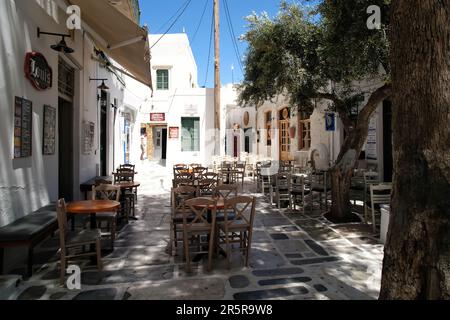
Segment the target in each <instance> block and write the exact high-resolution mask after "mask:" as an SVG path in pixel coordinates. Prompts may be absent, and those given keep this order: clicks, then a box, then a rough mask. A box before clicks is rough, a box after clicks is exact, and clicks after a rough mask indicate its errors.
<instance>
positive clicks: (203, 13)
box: [191, 0, 209, 45]
mask: <svg viewBox="0 0 450 320" xmlns="http://www.w3.org/2000/svg"><path fill="white" fill-rule="evenodd" d="M208 4H209V0H206V1H205V6H204V8H203V12H202V16H201V17H200V21H199V23H198V25H197V28H196V29H195V32H194V35H193V36H192V40H191V45H192V44H193V43H194V42H195V39H196V37H197V33H198V31H199V30H200V26H201V25H202V22H203V18H204V17H205V12H206V9H207V7H208Z"/></svg>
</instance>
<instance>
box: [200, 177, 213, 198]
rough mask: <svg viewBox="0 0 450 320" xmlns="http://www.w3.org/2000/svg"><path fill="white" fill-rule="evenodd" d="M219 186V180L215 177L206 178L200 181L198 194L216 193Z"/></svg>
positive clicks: (210, 194) (204, 195)
mask: <svg viewBox="0 0 450 320" xmlns="http://www.w3.org/2000/svg"><path fill="white" fill-rule="evenodd" d="M217 186H218V182H217V180H213V179H204V180H199V181H198V196H199V197H206V196H212V195H213V194H214V190H215V189H216V187H217Z"/></svg>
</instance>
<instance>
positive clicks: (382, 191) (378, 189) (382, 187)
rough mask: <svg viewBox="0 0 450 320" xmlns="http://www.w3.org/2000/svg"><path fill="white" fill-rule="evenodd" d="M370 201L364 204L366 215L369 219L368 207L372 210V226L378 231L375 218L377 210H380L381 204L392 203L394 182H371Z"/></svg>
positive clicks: (374, 230)
mask: <svg viewBox="0 0 450 320" xmlns="http://www.w3.org/2000/svg"><path fill="white" fill-rule="evenodd" d="M369 188H370V201H368V202H366V203H365V204H364V217H365V219H366V221H368V219H367V216H368V212H367V211H368V209H370V210H371V211H372V227H373V232H374V233H376V232H377V224H376V219H375V212H376V211H377V212H378V211H380V205H381V204H390V203H391V193H392V184H371V185H370V186H369Z"/></svg>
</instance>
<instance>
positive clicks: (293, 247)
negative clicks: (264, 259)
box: [275, 240, 309, 253]
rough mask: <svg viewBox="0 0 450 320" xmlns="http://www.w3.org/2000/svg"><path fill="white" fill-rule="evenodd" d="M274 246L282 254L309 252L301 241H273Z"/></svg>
mask: <svg viewBox="0 0 450 320" xmlns="http://www.w3.org/2000/svg"><path fill="white" fill-rule="evenodd" d="M275 246H276V247H277V248H278V249H279V250H280V251H281V252H283V253H301V252H305V251H309V249H308V247H307V246H306V245H305V243H304V242H303V241H301V240H283V241H275Z"/></svg>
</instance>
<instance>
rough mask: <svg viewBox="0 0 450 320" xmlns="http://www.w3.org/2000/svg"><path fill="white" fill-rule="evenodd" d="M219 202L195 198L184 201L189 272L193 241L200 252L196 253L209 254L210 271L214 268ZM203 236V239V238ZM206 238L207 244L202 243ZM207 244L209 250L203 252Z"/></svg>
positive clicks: (183, 209)
mask: <svg viewBox="0 0 450 320" xmlns="http://www.w3.org/2000/svg"><path fill="white" fill-rule="evenodd" d="M216 211H217V202H216V201H215V200H212V199H206V198H195V199H190V200H186V201H184V203H183V205H182V213H183V243H184V256H185V258H186V266H187V272H191V271H192V269H191V256H190V253H191V249H192V248H195V247H196V246H190V244H191V241H197V246H198V251H196V253H208V269H207V270H208V271H211V267H212V255H213V251H214V244H215V237H214V231H215V224H216ZM202 236H203V237H202ZM205 236H206V238H207V242H206V243H202V238H204V237H205ZM203 244H207V245H208V250H207V251H205V250H202V245H203Z"/></svg>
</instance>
